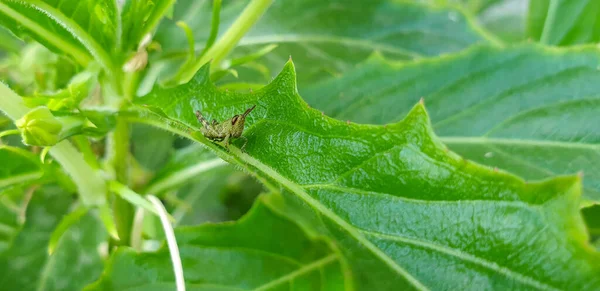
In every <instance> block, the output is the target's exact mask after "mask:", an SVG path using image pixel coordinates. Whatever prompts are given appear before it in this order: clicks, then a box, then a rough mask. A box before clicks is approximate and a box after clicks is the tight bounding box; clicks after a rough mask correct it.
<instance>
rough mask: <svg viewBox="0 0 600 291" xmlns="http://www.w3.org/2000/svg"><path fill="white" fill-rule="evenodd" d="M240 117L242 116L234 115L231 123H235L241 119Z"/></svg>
mask: <svg viewBox="0 0 600 291" xmlns="http://www.w3.org/2000/svg"><path fill="white" fill-rule="evenodd" d="M239 119H240V116H239V115H236V116H234V117H233V118H232V119H231V125H235V124H236V123H237V122H238V120H239Z"/></svg>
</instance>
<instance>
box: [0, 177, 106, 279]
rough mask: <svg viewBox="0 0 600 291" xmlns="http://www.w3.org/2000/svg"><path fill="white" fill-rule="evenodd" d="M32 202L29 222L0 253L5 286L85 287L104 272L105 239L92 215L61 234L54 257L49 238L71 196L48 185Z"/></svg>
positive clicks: (28, 212)
mask: <svg viewBox="0 0 600 291" xmlns="http://www.w3.org/2000/svg"><path fill="white" fill-rule="evenodd" d="M31 194H32V193H29V194H25V195H30V197H29V198H27V199H31V201H29V200H27V199H25V201H27V202H29V203H28V204H27V206H26V207H27V210H26V212H24V213H26V219H25V224H24V225H23V227H22V229H21V230H20V232H19V233H18V235H17V237H16V238H15V241H14V243H13V244H12V245H11V247H10V248H9V249H7V250H6V251H5V252H3V253H1V254H0V284H1V286H2V288H3V289H5V290H23V291H28V290H81V288H82V287H83V286H85V285H86V284H89V283H90V282H92V281H93V280H95V279H97V278H98V277H99V276H100V273H101V272H102V264H103V263H102V260H101V258H100V255H99V254H98V252H97V248H98V244H99V243H100V242H102V241H104V240H106V235H105V232H104V230H103V228H102V226H101V224H100V223H99V222H98V221H97V220H96V219H95V217H93V216H92V215H90V214H88V215H86V216H83V217H82V218H81V220H80V221H79V222H77V223H75V224H73V225H72V226H71V227H70V228H69V229H68V230H67V231H66V232H65V233H64V235H63V236H62V237H61V239H60V240H59V242H58V244H57V246H56V249H55V251H54V253H53V255H52V256H48V253H47V249H48V242H49V240H50V236H51V234H52V232H53V230H54V228H55V227H56V226H57V225H58V224H59V222H60V220H61V218H62V216H63V215H64V214H65V213H67V212H68V209H69V206H70V205H71V203H72V201H73V200H72V198H71V196H70V195H68V194H67V193H64V192H63V190H61V189H60V188H57V187H49V186H46V187H44V188H41V189H39V190H37V191H35V193H33V195H31Z"/></svg>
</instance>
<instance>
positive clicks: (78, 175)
mask: <svg viewBox="0 0 600 291" xmlns="http://www.w3.org/2000/svg"><path fill="white" fill-rule="evenodd" d="M0 110H1V111H2V112H4V113H5V114H6V115H7V116H8V117H10V119H12V120H13V121H14V120H17V119H19V118H21V117H22V116H23V115H25V114H26V113H27V112H29V108H27V106H25V104H24V103H23V100H22V99H21V97H20V96H19V95H17V94H16V93H15V92H13V91H12V90H11V89H10V88H8V87H7V86H6V85H4V84H3V83H1V82H0ZM50 154H51V155H52V157H54V159H55V160H56V161H58V163H59V164H61V165H62V167H63V169H64V170H65V172H67V174H69V176H71V178H72V179H73V181H74V182H75V185H77V189H78V192H79V196H80V197H81V201H82V202H83V204H84V205H86V206H91V205H102V204H104V203H106V184H105V183H104V180H103V179H102V178H101V177H100V176H98V174H97V173H96V172H95V171H94V170H93V169H92V168H91V167H90V165H88V164H87V163H86V162H85V161H84V159H83V155H82V154H81V153H80V152H78V151H77V150H76V149H75V147H73V145H72V144H71V143H70V142H68V141H66V140H64V141H62V142H60V143H58V144H56V145H54V146H53V147H52V148H51V149H50Z"/></svg>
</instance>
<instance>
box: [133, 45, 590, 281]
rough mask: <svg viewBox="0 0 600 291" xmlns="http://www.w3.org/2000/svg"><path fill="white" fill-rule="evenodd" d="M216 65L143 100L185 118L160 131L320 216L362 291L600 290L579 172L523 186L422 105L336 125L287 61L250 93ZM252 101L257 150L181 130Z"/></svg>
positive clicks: (250, 130)
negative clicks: (461, 144)
mask: <svg viewBox="0 0 600 291" xmlns="http://www.w3.org/2000/svg"><path fill="white" fill-rule="evenodd" d="M482 57H486V58H487V57H489V54H482ZM502 63H504V61H503V62H502ZM511 68H513V69H514V64H513V66H511ZM438 71H441V70H439V69H438V70H437V71H436V72H438ZM208 73H209V68H208V67H204V68H203V69H202V70H201V71H200V72H199V73H198V74H197V76H196V77H195V79H193V80H192V81H190V82H189V83H187V84H185V85H181V86H179V87H176V88H171V89H161V88H156V89H155V90H154V91H153V92H151V93H150V94H149V95H147V96H144V97H142V98H139V99H138V100H137V101H136V102H137V103H138V104H146V105H148V106H152V107H153V108H161V109H162V110H163V111H164V114H166V116H168V117H169V118H170V119H171V120H172V122H171V123H172V124H178V125H169V124H163V125H162V126H163V127H165V128H171V129H172V130H173V131H174V132H177V133H179V134H182V135H184V136H187V137H189V138H193V139H195V140H197V141H199V142H202V143H204V144H205V145H206V146H208V147H209V148H211V149H213V150H214V151H215V152H217V154H218V155H219V156H221V157H222V158H224V159H226V160H227V161H229V162H231V163H234V164H237V165H239V166H241V167H243V168H244V169H246V170H247V171H249V172H251V173H253V174H254V175H255V176H256V177H257V178H258V179H260V180H261V181H262V182H263V183H265V184H266V186H267V188H269V189H274V190H277V191H281V192H283V193H284V194H286V196H287V197H294V199H291V201H298V202H300V203H295V204H296V205H297V206H296V207H295V209H301V208H302V205H303V206H305V207H306V206H308V207H309V209H311V210H312V211H313V212H314V216H315V217H314V219H312V220H311V221H315V222H316V223H320V224H322V225H321V227H322V228H324V229H325V233H327V234H328V235H329V236H330V237H332V238H335V240H336V242H337V244H338V245H339V247H340V248H341V249H342V250H343V252H344V254H345V256H346V257H347V258H348V260H349V264H350V266H351V268H352V270H353V274H354V276H353V277H354V280H355V285H356V287H357V289H362V290H398V289H421V290H423V289H427V288H429V289H432V290H438V289H451V290H463V289H469V290H482V289H563V288H564V289H586V288H589V289H595V288H600V276H598V275H599V274H600V266H599V265H598V264H597V263H596V262H597V260H598V259H600V255H599V254H598V253H596V252H595V251H594V250H593V249H592V248H591V247H590V246H589V245H588V244H587V234H586V232H585V226H584V224H583V221H582V219H581V216H580V213H579V196H580V195H581V193H580V190H581V184H580V183H581V181H580V179H579V178H578V177H561V178H556V179H552V180H547V181H544V182H536V183H525V182H524V181H523V180H521V179H519V178H517V177H515V176H513V175H510V174H507V173H498V172H495V171H493V170H492V169H490V168H487V167H483V166H479V165H477V164H473V163H471V162H469V161H467V160H465V159H463V158H461V157H459V156H458V155H456V154H454V153H451V152H448V151H447V149H446V148H445V147H444V145H443V144H442V143H441V141H440V140H439V139H438V138H437V137H436V136H434V134H433V132H432V128H431V125H430V123H429V119H428V116H427V113H426V112H425V109H424V107H423V105H422V104H418V105H417V106H415V107H414V108H413V109H412V111H410V112H409V113H408V116H407V117H406V118H405V119H404V120H402V121H400V122H398V123H394V124H389V125H387V126H377V125H361V124H354V123H346V122H342V121H337V120H334V119H331V118H329V117H327V116H324V115H322V114H321V112H319V111H316V110H314V109H310V108H308V105H307V104H306V103H304V101H303V100H302V99H301V98H300V96H299V95H298V93H297V89H296V80H295V71H294V67H293V65H292V63H291V62H289V63H288V64H287V65H286V66H285V67H284V69H283V71H282V72H281V73H280V74H279V76H278V77H277V78H276V79H275V80H274V81H273V82H272V83H271V84H269V85H268V86H267V87H265V88H263V89H261V90H260V91H256V92H253V93H250V94H241V93H236V92H228V91H224V90H220V89H218V88H216V87H215V86H214V85H213V84H211V83H210V82H209V76H208ZM544 73H545V72H544ZM430 75H432V76H434V74H433V73H431V74H430ZM444 75H445V76H446V78H450V79H452V77H454V75H449V74H444ZM373 77H374V78H377V77H381V75H379V76H377V75H374V76H373ZM515 78H516V77H515ZM506 79H507V78H504V80H505V81H506ZM521 79H522V78H521ZM393 80H394V81H393V82H391V81H390V84H394V85H397V84H398V83H399V82H400V81H401V79H398V78H394V79H393ZM412 80H413V81H412V82H416V81H417V80H418V79H414V78H413V79H412ZM434 80H435V79H434ZM388 81H389V80H388ZM428 81H431V80H423V82H428ZM431 84H432V86H433V85H434V84H435V82H431ZM357 86H362V85H361V84H359V83H355V84H354V87H357ZM461 92H462V93H463V94H464V93H465V92H464V91H461ZM172 96H177V98H172ZM453 100H456V99H453ZM465 100H466V99H465ZM396 102H397V101H396ZM253 104H256V105H257V107H256V109H254V111H253V112H252V113H251V114H250V115H249V116H248V118H247V119H246V125H247V127H246V130H245V133H244V136H245V137H246V138H247V139H248V145H247V147H246V150H247V153H241V151H240V150H239V149H238V147H239V146H241V144H242V142H243V141H239V140H238V141H234V142H233V145H230V147H229V148H230V152H226V151H225V150H224V148H223V147H221V146H220V145H216V144H214V143H211V142H209V141H208V140H207V139H205V138H204V137H203V136H202V135H201V134H199V133H198V132H192V133H186V132H185V130H186V127H187V130H188V131H190V130H193V129H195V128H197V126H198V125H197V121H196V117H195V116H194V111H195V110H201V111H202V112H203V113H204V114H205V116H206V118H207V119H209V120H211V119H213V118H214V119H217V120H225V119H227V118H231V116H233V115H234V114H239V113H241V112H243V111H244V110H245V109H246V108H248V107H250V106H251V105H253ZM398 114H401V112H398ZM145 115H146V116H149V115H150V113H145ZM148 118H149V117H148ZM157 125H158V124H157ZM297 211H299V210H297ZM292 214H293V213H292ZM499 218H501V219H499ZM294 220H295V221H296V220H297V219H294ZM272 233H273V234H275V233H276V232H272ZM198 260H199V261H202V259H198ZM140 264H144V263H143V262H140ZM440 266H443V267H440ZM547 266H552V268H548V267H547Z"/></svg>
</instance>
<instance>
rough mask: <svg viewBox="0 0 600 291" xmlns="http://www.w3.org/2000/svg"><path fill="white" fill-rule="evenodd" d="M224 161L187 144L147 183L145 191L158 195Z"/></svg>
mask: <svg viewBox="0 0 600 291" xmlns="http://www.w3.org/2000/svg"><path fill="white" fill-rule="evenodd" d="M225 165H226V163H225V162H224V161H223V160H221V159H220V158H218V157H217V156H215V155H214V154H213V153H212V152H210V151H208V150H207V149H205V148H201V147H198V146H189V147H187V148H185V149H183V150H179V151H177V152H176V153H175V154H174V156H173V158H172V160H171V161H169V163H167V164H166V165H165V166H164V167H162V168H161V170H160V171H159V172H158V173H157V174H156V176H155V177H154V178H153V179H152V181H150V182H149V183H148V186H147V188H146V191H144V192H145V193H150V194H153V195H158V194H161V193H163V192H164V191H167V190H170V189H173V188H177V187H179V186H181V185H182V184H184V183H186V182H187V181H189V180H190V179H193V178H196V177H197V176H198V175H200V174H202V173H204V172H206V171H210V170H212V169H215V168H218V167H222V166H225Z"/></svg>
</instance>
